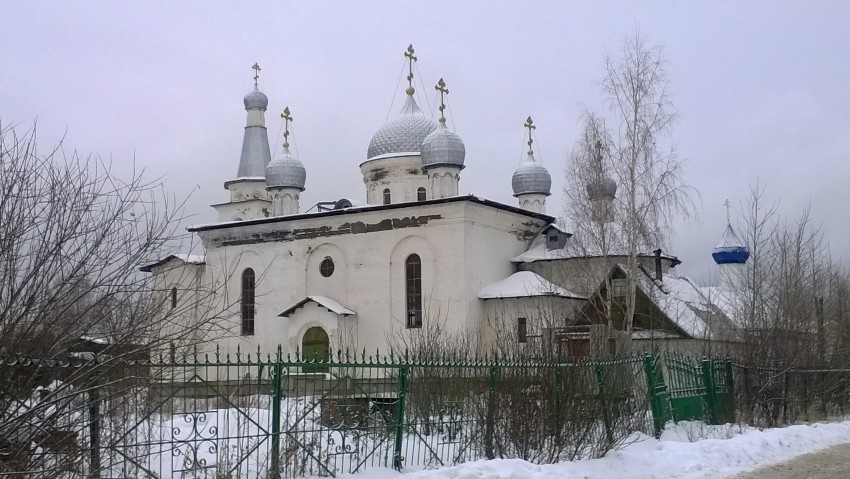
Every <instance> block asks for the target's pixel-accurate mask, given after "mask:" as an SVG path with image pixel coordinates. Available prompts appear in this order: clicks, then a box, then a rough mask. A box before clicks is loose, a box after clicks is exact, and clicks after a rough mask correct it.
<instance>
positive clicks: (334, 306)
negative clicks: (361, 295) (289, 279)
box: [278, 296, 357, 317]
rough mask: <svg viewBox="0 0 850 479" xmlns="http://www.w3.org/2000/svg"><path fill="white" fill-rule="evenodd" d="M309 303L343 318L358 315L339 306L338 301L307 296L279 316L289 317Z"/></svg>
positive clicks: (323, 297)
mask: <svg viewBox="0 0 850 479" xmlns="http://www.w3.org/2000/svg"><path fill="white" fill-rule="evenodd" d="M309 302H313V303H316V304H318V305H319V306H321V307H323V308H325V309H327V310H328V311H330V312H332V313H335V314H340V315H342V316H352V315H355V314H357V313H355V312H354V311H352V310H350V309H348V308H346V307H345V306H343V305H341V304H339V303H338V302H337V301H335V300H333V299H331V298H327V297H325V296H307V297H306V298H304V299H302V300H301V301H298V302H297V303H295V304H293V305H292V306H290V307H288V308H286V309H285V310H284V311H283V312H282V313H280V314H278V316H279V317H284V316H289V315H290V314H292V313H293V312H294V311H295V310H296V309H298V308H300V307H302V306H304V305H305V304H307V303H309Z"/></svg>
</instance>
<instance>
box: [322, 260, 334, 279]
mask: <svg viewBox="0 0 850 479" xmlns="http://www.w3.org/2000/svg"><path fill="white" fill-rule="evenodd" d="M319 272H321V273H322V276H324V277H325V278H327V277H328V276H330V275H332V274H334V260H333V259H331V257H330V256H325V259H323V260H322V264H320V265H319Z"/></svg>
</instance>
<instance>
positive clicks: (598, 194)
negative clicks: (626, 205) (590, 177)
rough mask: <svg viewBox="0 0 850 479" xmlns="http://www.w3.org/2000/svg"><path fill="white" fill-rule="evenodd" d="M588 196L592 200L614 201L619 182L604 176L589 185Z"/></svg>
mask: <svg viewBox="0 0 850 479" xmlns="http://www.w3.org/2000/svg"><path fill="white" fill-rule="evenodd" d="M587 196H588V198H590V199H591V200H613V199H614V198H615V197H616V196H617V182H616V181H614V180H613V179H611V178H609V177H607V176H604V177H602V178H600V179H598V180H594V181H592V182H590V183H589V184H588V185H587Z"/></svg>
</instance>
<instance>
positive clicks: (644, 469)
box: [338, 421, 850, 479]
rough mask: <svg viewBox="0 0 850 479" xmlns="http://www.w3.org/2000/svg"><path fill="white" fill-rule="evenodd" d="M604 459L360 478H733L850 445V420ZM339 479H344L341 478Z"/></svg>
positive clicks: (636, 443) (637, 444)
mask: <svg viewBox="0 0 850 479" xmlns="http://www.w3.org/2000/svg"><path fill="white" fill-rule="evenodd" d="M632 439H633V441H632V442H631V443H630V444H629V445H627V446H625V447H624V448H622V449H620V450H618V451H613V452H610V453H608V454H607V455H606V456H605V457H603V458H600V459H590V460H585V461H576V462H565V463H560V464H551V465H542V466H540V465H535V464H530V463H528V462H525V461H522V460H518V459H506V460H498V459H497V460H493V461H476V462H470V463H466V464H462V465H459V466H455V467H447V468H443V469H432V470H419V471H405V472H402V473H398V472H395V471H392V470H388V469H369V470H366V471H364V472H362V473H359V474H354V475H345V476H341V477H348V478H357V479H399V478H404V479H416V478H436V479H485V478H492V479H520V478H531V479H542V478H546V479H550V478H551V479H555V478H558V479H570V478H575V479H594V478H606V479H607V478H611V479H617V478H628V479H650V478H652V479H656V478H657V479H676V478H678V479H697V478H722V477H730V476H733V475H735V474H738V473H740V472H744V471H749V470H753V469H756V468H759V467H762V466H766V465H770V464H775V463H778V462H782V461H785V460H787V459H790V458H792V457H794V456H797V455H800V454H807V453H810V452H814V451H817V450H819V449H823V448H826V447H829V446H832V445H835V444H840V443H848V442H850V421H844V422H839V423H826V424H811V425H798V426H789V427H785V428H778V429H766V430H763V431H759V430H756V429H753V428H748V427H746V426H744V427H743V428H742V427H741V426H736V425H726V426H706V425H704V424H701V423H696V422H690V423H680V424H678V425H675V426H670V427H668V428H667V430H666V431H665V432H664V434H662V436H661V439H660V440H659V439H654V438H650V437H647V436H644V435H635V436H634V437H633V438H632ZM338 477H339V476H338Z"/></svg>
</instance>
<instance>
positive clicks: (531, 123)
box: [522, 116, 537, 155]
mask: <svg viewBox="0 0 850 479" xmlns="http://www.w3.org/2000/svg"><path fill="white" fill-rule="evenodd" d="M522 126H524V127H526V128H528V142H527V144H528V154H529V155H533V154H534V150H532V149H531V144H532V143H534V140H532V139H531V130H536V129H537V126H535V125H534V120H532V119H531V117H530V116H529V117H528V119H527V120H525V124H524V125H522Z"/></svg>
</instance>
